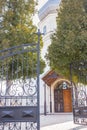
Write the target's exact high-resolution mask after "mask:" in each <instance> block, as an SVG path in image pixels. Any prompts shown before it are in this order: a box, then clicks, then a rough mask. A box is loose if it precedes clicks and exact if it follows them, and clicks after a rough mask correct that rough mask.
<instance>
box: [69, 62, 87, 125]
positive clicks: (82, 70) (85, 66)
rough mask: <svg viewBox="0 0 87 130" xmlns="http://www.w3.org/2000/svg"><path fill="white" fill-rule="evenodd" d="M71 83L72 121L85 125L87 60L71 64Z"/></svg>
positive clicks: (86, 113) (86, 110)
mask: <svg viewBox="0 0 87 130" xmlns="http://www.w3.org/2000/svg"><path fill="white" fill-rule="evenodd" d="M74 81H75V82H74ZM71 84H72V86H73V87H72V89H73V92H72V94H73V95H72V97H73V118H74V123H76V124H83V125H87V61H82V62H74V63H72V64H71Z"/></svg>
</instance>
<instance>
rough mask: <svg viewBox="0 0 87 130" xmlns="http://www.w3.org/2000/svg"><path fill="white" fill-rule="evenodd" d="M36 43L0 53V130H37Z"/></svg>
mask: <svg viewBox="0 0 87 130" xmlns="http://www.w3.org/2000/svg"><path fill="white" fill-rule="evenodd" d="M39 126H40V125H39V43H32V44H23V45H20V46H15V47H11V48H9V49H5V50H1V51H0V130H39Z"/></svg>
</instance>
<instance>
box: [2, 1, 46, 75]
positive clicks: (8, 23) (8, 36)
mask: <svg viewBox="0 0 87 130" xmlns="http://www.w3.org/2000/svg"><path fill="white" fill-rule="evenodd" d="M36 4H37V3H36V2H35V1H34V0H0V50H3V49H6V48H10V47H13V46H18V45H21V44H26V43H37V41H38V37H37V35H36V34H35V33H36V31H37V27H36V26H35V25H33V15H34V13H35V6H36ZM40 43H41V44H40V47H42V41H41V42H40ZM3 55H4V53H3ZM28 56H29V57H31V59H33V56H32V54H31V53H29V54H28ZM24 58H26V55H24ZM35 61H36V55H35V56H34V64H35ZM40 61H41V73H42V72H43V68H44V66H45V64H44V62H43V60H42V59H41V58H40ZM8 62H9V63H8V64H9V72H10V70H11V69H10V68H11V66H12V58H11V59H10V58H9V60H8ZM16 62H17V59H16V60H15V64H17V63H16ZM19 62H20V63H19V64H21V58H20V59H19ZM5 64H6V63H5ZM21 66H22V64H21ZM31 66H32V64H31ZM19 68H20V67H19ZM24 68H25V71H26V66H24ZM16 69H17V68H15V71H16ZM30 72H31V71H30ZM20 76H21V71H20Z"/></svg>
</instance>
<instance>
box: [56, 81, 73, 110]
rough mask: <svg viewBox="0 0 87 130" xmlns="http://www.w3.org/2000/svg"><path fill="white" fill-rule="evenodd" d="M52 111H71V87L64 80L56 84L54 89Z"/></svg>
mask: <svg viewBox="0 0 87 130" xmlns="http://www.w3.org/2000/svg"><path fill="white" fill-rule="evenodd" d="M54 111H55V112H72V94H71V88H70V87H69V85H68V84H67V83H66V82H63V83H61V84H58V85H57V86H56V88H55V89H54Z"/></svg>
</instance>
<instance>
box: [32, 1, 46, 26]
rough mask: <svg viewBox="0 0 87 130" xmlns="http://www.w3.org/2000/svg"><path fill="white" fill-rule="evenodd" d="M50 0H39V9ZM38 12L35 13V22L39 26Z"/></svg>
mask: <svg viewBox="0 0 87 130" xmlns="http://www.w3.org/2000/svg"><path fill="white" fill-rule="evenodd" d="M47 1H48V0H38V7H37V8H38V10H39V9H40V8H41V7H42V6H43V5H44V4H45V3H46V2H47ZM38 22H39V19H38V13H36V14H35V16H34V18H33V23H34V24H35V25H36V26H37V27H38Z"/></svg>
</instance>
